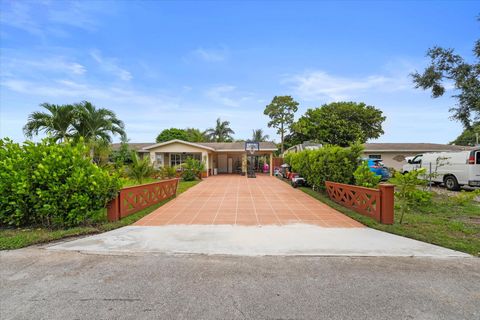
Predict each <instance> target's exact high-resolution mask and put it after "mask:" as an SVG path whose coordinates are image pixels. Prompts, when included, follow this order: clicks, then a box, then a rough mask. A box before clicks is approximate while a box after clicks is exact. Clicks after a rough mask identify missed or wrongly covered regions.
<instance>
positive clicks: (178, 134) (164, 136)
mask: <svg viewBox="0 0 480 320" xmlns="http://www.w3.org/2000/svg"><path fill="white" fill-rule="evenodd" d="M174 139H179V140H183V141H189V140H188V134H187V132H186V131H185V130H183V129H178V128H170V129H165V130H162V132H160V134H159V135H158V136H157V142H165V141H170V140H174Z"/></svg>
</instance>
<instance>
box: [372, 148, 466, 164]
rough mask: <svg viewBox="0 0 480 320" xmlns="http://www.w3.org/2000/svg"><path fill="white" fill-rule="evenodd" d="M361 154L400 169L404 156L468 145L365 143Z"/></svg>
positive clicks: (457, 149)
mask: <svg viewBox="0 0 480 320" xmlns="http://www.w3.org/2000/svg"><path fill="white" fill-rule="evenodd" d="M364 148H365V149H364V151H363V154H364V156H365V157H366V158H371V159H382V160H383V163H384V164H385V165H386V166H387V167H391V168H394V169H396V170H400V169H401V168H402V166H403V165H404V164H405V163H406V161H405V158H406V157H412V156H415V155H417V154H421V153H426V152H442V151H461V150H468V149H470V147H464V146H455V145H450V144H437V143H365V144H364Z"/></svg>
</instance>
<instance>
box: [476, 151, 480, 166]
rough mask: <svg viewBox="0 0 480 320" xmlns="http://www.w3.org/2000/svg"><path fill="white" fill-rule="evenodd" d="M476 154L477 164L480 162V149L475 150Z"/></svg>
mask: <svg viewBox="0 0 480 320" xmlns="http://www.w3.org/2000/svg"><path fill="white" fill-rule="evenodd" d="M475 155H476V161H475V163H476V164H480V151H477V152H475Z"/></svg>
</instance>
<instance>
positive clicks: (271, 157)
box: [270, 153, 273, 176]
mask: <svg viewBox="0 0 480 320" xmlns="http://www.w3.org/2000/svg"><path fill="white" fill-rule="evenodd" d="M270 176H273V153H270Z"/></svg>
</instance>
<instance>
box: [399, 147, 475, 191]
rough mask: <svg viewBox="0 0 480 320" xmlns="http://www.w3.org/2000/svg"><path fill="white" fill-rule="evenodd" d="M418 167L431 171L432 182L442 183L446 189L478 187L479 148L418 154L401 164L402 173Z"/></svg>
mask: <svg viewBox="0 0 480 320" xmlns="http://www.w3.org/2000/svg"><path fill="white" fill-rule="evenodd" d="M419 168H425V169H426V170H427V174H429V173H430V172H431V173H432V175H431V176H432V177H431V179H432V182H433V183H444V184H445V187H447V189H448V190H459V189H460V188H461V187H462V186H464V185H466V186H470V187H480V149H475V150H470V151H458V152H431V153H424V154H419V155H416V156H415V157H414V158H413V159H412V160H410V161H409V162H408V163H407V164H406V165H404V166H403V168H402V173H406V172H410V171H412V170H418V169H419Z"/></svg>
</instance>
